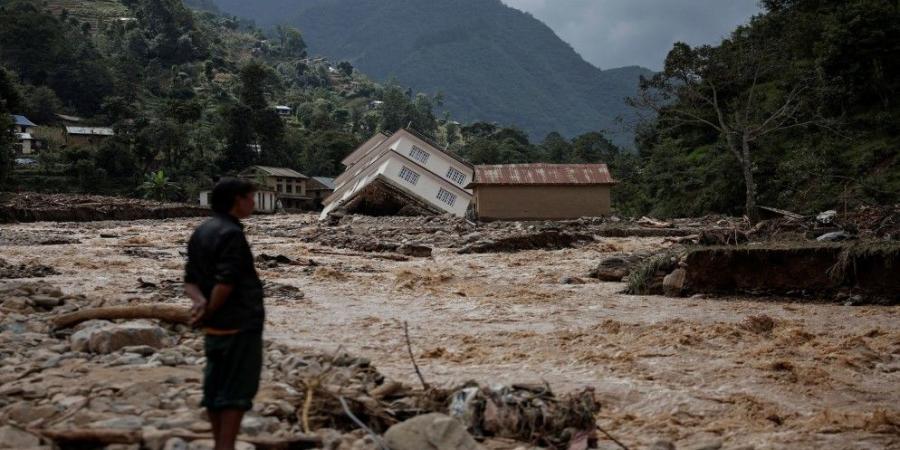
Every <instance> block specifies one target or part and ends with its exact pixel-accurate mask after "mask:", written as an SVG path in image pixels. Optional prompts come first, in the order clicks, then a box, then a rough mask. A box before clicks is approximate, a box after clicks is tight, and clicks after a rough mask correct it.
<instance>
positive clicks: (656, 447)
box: [650, 440, 675, 450]
mask: <svg viewBox="0 0 900 450" xmlns="http://www.w3.org/2000/svg"><path fill="white" fill-rule="evenodd" d="M650 450H675V444H673V443H672V442H671V441H666V440H659V441H656V442H654V443H653V445H651V446H650Z"/></svg>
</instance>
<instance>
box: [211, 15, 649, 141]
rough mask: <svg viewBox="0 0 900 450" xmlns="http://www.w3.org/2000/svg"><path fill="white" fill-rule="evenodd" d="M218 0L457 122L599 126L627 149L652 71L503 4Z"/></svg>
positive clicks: (542, 131)
mask: <svg viewBox="0 0 900 450" xmlns="http://www.w3.org/2000/svg"><path fill="white" fill-rule="evenodd" d="M215 2H216V4H217V5H218V6H219V7H220V8H221V9H222V10H224V11H226V12H228V13H233V14H236V15H238V16H240V17H247V18H251V19H254V20H255V21H256V22H257V24H259V25H261V26H271V25H274V24H289V25H291V26H295V27H297V28H298V29H300V30H301V31H302V32H303V35H304V38H305V39H306V41H307V43H309V45H310V52H311V53H312V54H321V55H327V56H329V57H333V58H338V59H345V60H349V61H350V62H351V63H353V65H354V66H356V67H358V68H360V69H361V70H362V71H363V72H365V73H367V74H369V75H370V76H372V77H375V78H376V79H380V80H388V79H391V78H396V79H397V80H398V81H399V83H401V84H403V85H407V86H411V87H412V88H413V89H416V90H419V91H424V92H428V93H432V94H435V93H442V94H443V96H444V106H445V107H446V109H447V110H448V111H450V112H451V113H452V114H453V116H454V117H456V118H457V119H458V120H461V121H464V122H472V121H487V122H499V123H500V124H503V125H515V126H517V127H519V128H522V129H523V130H525V131H526V132H528V133H529V135H531V136H532V137H538V138H541V139H543V138H544V136H546V135H547V134H548V133H550V132H552V131H557V132H560V133H562V134H563V135H565V136H568V137H574V136H575V135H578V134H582V133H585V132H589V131H603V132H604V133H605V134H607V135H609V136H610V137H611V138H612V139H613V141H614V142H616V143H618V144H626V145H629V146H630V145H631V139H630V136H632V127H631V126H629V125H633V122H634V121H633V120H632V119H633V118H634V113H633V110H631V109H630V108H628V107H627V106H626V104H625V101H624V99H625V97H627V96H632V95H634V94H635V90H636V88H637V82H638V77H639V75H646V74H648V73H649V71H648V70H646V69H642V68H639V67H625V68H620V69H614V70H605V71H602V70H600V69H598V68H596V67H594V66H592V65H591V64H589V63H587V62H586V61H584V59H582V58H581V56H579V55H578V54H577V53H576V52H575V51H574V50H573V49H572V47H571V46H569V45H568V44H566V43H565V42H563V41H562V40H561V39H560V38H559V37H558V36H556V34H554V33H553V31H552V30H550V28H548V27H547V26H546V25H544V24H543V23H541V22H540V21H538V20H537V19H535V18H533V17H532V16H530V15H529V14H526V13H523V12H520V11H518V10H515V9H513V8H510V7H507V6H505V5H503V4H502V3H501V2H500V1H499V0H442V1H434V0H255V1H252V2H248V1H243V0H215ZM620 116H621V117H623V118H624V119H626V121H625V123H624V124H623V123H618V122H617V120H616V119H617V118H618V117H620Z"/></svg>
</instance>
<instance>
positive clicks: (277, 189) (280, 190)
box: [275, 183, 284, 192]
mask: <svg viewBox="0 0 900 450" xmlns="http://www.w3.org/2000/svg"><path fill="white" fill-rule="evenodd" d="M275 190H276V191H278V192H284V186H282V185H281V183H278V185H276V186H275Z"/></svg>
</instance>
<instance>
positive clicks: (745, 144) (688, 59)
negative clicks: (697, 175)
mask: <svg viewBox="0 0 900 450" xmlns="http://www.w3.org/2000/svg"><path fill="white" fill-rule="evenodd" d="M780 56H781V52H779V51H778V49H777V48H773V47H771V46H767V45H766V43H765V42H761V41H759V40H755V39H751V38H749V37H747V36H742V35H741V30H740V29H739V30H738V31H737V32H736V33H735V35H734V36H733V37H732V38H731V39H729V40H726V41H725V42H723V43H722V45H721V46H718V47H711V46H701V47H691V46H689V45H687V44H685V43H681V42H679V43H676V44H675V46H674V47H673V48H672V50H671V51H670V52H669V54H668V56H667V57H666V63H665V69H664V70H663V71H662V72H660V73H658V74H656V75H655V76H653V77H652V78H649V79H647V78H642V79H641V84H640V90H639V93H638V95H637V96H636V97H634V98H631V99H629V103H630V104H631V105H632V106H635V107H637V108H639V109H641V110H644V111H650V112H652V113H655V114H656V119H655V120H657V121H658V122H657V123H658V126H659V128H660V129H662V130H671V129H673V128H678V127H690V126H692V127H701V128H708V129H710V130H713V131H714V132H715V133H716V134H717V135H718V137H719V144H718V146H719V148H721V149H722V150H723V151H728V152H730V153H731V154H732V155H734V157H735V159H736V160H737V162H738V163H739V165H740V167H741V172H742V174H743V178H744V180H743V181H744V184H745V187H746V203H745V210H746V214H747V215H748V216H749V217H751V218H755V217H757V211H756V206H757V205H756V180H755V179H754V174H753V172H754V159H753V148H754V143H755V142H756V141H758V140H759V139H761V138H763V137H765V136H768V135H772V134H775V133H778V132H781V131H785V130H788V129H791V128H798V127H807V126H814V125H823V124H824V122H823V121H822V120H820V119H819V118H817V117H812V116H810V114H809V111H810V110H811V109H810V108H808V107H806V106H807V105H806V103H807V102H809V101H811V100H812V99H813V98H814V93H813V87H812V86H814V83H812V82H796V83H795V84H785V82H784V81H783V80H784V79H785V77H783V76H782V75H784V72H785V71H788V70H796V69H795V68H793V67H792V66H791V65H790V64H789V63H788V61H785V60H784V58H781V57H780ZM791 78H792V79H801V80H802V79H803V77H802V76H800V77H791ZM810 81H811V80H810Z"/></svg>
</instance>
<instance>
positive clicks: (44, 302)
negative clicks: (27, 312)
mask: <svg viewBox="0 0 900 450" xmlns="http://www.w3.org/2000/svg"><path fill="white" fill-rule="evenodd" d="M31 303H32V304H33V305H34V306H37V307H39V308H43V309H53V308H56V307H57V306H59V305H60V304H61V303H62V299H61V298H58V297H51V296H49V295H32V296H31Z"/></svg>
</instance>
